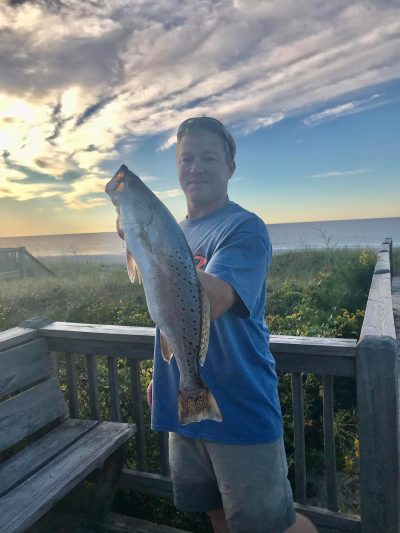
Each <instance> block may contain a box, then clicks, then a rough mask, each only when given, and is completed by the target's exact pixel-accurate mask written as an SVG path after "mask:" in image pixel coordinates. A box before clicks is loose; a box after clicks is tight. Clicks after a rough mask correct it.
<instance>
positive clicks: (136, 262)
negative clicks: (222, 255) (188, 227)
mask: <svg viewBox="0 0 400 533" xmlns="http://www.w3.org/2000/svg"><path fill="white" fill-rule="evenodd" d="M105 191H106V193H107V194H108V196H109V197H110V199H111V201H112V203H113V204H114V205H115V206H116V208H117V213H118V217H117V232H118V234H119V236H120V237H121V238H122V239H124V240H125V248H126V264H127V270H128V276H129V279H130V280H131V282H132V283H133V282H134V281H135V279H137V278H140V280H141V282H142V284H143V288H144V293H145V297H146V304H147V307H148V310H149V314H150V316H151V318H152V320H153V321H154V322H155V324H156V325H157V327H158V329H159V331H160V344H161V354H162V357H163V359H164V360H165V361H167V362H170V361H171V358H172V357H175V360H176V363H177V366H178V369H179V373H180V380H179V396H178V418H179V423H180V424H182V425H183V424H189V423H192V422H200V421H202V420H207V419H209V420H215V421H218V422H221V421H222V415H221V411H220V409H219V407H218V404H217V402H216V400H215V398H214V395H213V394H212V392H211V391H210V390H209V388H208V387H207V385H206V383H205V382H204V380H203V378H202V377H201V375H200V367H199V365H200V366H203V365H204V362H205V359H206V355H207V350H208V339H209V331H210V304H209V301H208V298H207V295H206V293H205V291H204V289H203V288H202V285H201V282H200V280H199V278H198V276H197V272H196V267H195V264H194V260H193V255H192V252H191V250H190V248H189V245H188V243H187V241H186V238H185V236H184V234H183V231H182V229H181V228H180V226H179V225H178V223H177V222H176V220H175V218H174V217H173V215H172V214H171V213H170V211H169V210H168V209H167V207H166V206H165V205H164V204H163V203H162V202H161V200H159V198H158V197H157V196H156V195H155V194H154V193H153V192H152V191H151V190H150V189H149V188H148V187H147V186H146V185H145V184H144V183H143V181H142V180H141V179H140V178H139V177H138V176H136V174H134V173H133V172H131V171H130V170H129V168H128V167H127V166H126V165H122V166H121V167H120V168H119V170H118V171H117V172H116V173H115V175H114V176H113V177H112V178H111V180H110V181H109V182H108V183H107V185H106V187H105Z"/></svg>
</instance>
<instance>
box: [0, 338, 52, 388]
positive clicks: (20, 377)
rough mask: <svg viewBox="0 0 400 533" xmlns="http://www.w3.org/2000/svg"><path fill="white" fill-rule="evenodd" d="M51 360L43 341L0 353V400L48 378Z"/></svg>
mask: <svg viewBox="0 0 400 533" xmlns="http://www.w3.org/2000/svg"><path fill="white" fill-rule="evenodd" d="M52 370H53V364H52V358H51V355H50V352H49V349H48V347H47V342H46V340H45V339H35V340H33V341H30V342H29V343H27V344H22V345H20V346H16V347H14V348H10V349H8V350H5V351H3V352H0V398H1V397H2V396H5V395H7V394H12V393H13V392H15V391H17V390H18V389H22V388H23V387H26V386H28V385H31V384H32V383H35V382H37V381H39V380H42V379H44V378H47V377H50V376H51V374H52Z"/></svg>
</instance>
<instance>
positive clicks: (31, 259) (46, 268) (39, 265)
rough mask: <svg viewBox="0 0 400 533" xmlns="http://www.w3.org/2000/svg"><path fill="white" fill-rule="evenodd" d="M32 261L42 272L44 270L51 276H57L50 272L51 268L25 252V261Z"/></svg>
mask: <svg viewBox="0 0 400 533" xmlns="http://www.w3.org/2000/svg"><path fill="white" fill-rule="evenodd" d="M27 259H28V260H30V261H31V262H32V263H33V264H35V265H36V266H37V267H39V269H40V270H41V271H42V270H44V271H45V272H47V274H51V275H52V276H55V273H54V272H53V271H52V270H50V268H48V267H47V266H46V265H44V264H43V263H42V262H41V261H39V259H37V258H36V257H34V256H33V255H32V254H30V253H29V252H28V251H27V250H26V251H25V261H26V260H27Z"/></svg>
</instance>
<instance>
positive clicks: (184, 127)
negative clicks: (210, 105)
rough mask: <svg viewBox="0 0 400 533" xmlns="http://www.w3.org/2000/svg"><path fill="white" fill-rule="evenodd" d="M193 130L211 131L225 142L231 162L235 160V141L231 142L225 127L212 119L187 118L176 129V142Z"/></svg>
mask: <svg viewBox="0 0 400 533" xmlns="http://www.w3.org/2000/svg"><path fill="white" fill-rule="evenodd" d="M194 128H202V129H205V130H208V131H213V132H214V133H217V134H218V135H219V136H220V137H222V138H223V140H224V141H225V142H226V144H227V146H228V150H229V155H230V156H231V158H232V160H234V159H235V155H236V145H235V141H234V140H233V137H232V135H231V134H230V133H229V132H228V130H227V129H226V128H225V126H224V125H223V124H222V122H220V121H219V120H217V119H216V118H213V117H194V118H188V119H186V120H184V121H183V122H182V124H181V125H180V126H179V128H178V133H177V137H178V141H179V140H180V139H181V137H183V135H185V133H187V132H188V131H190V130H191V129H194Z"/></svg>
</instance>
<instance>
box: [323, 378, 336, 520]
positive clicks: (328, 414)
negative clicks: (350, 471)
mask: <svg viewBox="0 0 400 533" xmlns="http://www.w3.org/2000/svg"><path fill="white" fill-rule="evenodd" d="M322 379H323V398H324V400H323V419H324V458H325V472H326V495H327V507H328V509H330V510H331V511H337V510H338V499H337V486H336V451H335V432H334V399H333V376H323V378H322Z"/></svg>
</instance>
